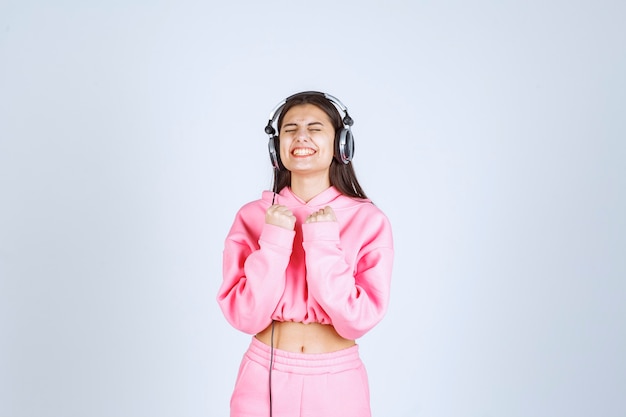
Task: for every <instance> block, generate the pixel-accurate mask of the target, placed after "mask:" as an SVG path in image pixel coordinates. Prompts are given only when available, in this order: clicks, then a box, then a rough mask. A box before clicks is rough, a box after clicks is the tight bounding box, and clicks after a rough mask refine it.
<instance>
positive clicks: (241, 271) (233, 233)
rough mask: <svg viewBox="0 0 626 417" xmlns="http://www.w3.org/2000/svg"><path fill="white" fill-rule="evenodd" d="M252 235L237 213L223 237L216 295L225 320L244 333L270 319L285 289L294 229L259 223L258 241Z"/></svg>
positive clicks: (267, 322)
mask: <svg viewBox="0 0 626 417" xmlns="http://www.w3.org/2000/svg"><path fill="white" fill-rule="evenodd" d="M257 233H258V232H257ZM254 235H255V234H254V233H253V232H252V231H251V230H250V228H249V227H246V225H245V223H244V222H243V220H242V216H241V215H238V216H237V218H236V219H235V223H234V224H233V226H232V228H231V230H230V232H229V234H228V236H227V238H226V242H225V246H224V253H223V282H222V285H221V287H220V289H219V291H218V295H217V301H218V304H219V306H220V308H221V309H222V312H223V313H224V316H225V317H226V320H227V321H228V322H229V323H230V324H231V325H232V326H233V327H235V328H236V329H238V330H240V331H242V332H245V333H248V334H255V333H258V332H260V331H262V330H263V329H265V328H266V327H267V326H268V325H269V324H270V323H271V321H272V319H271V316H272V313H273V312H274V310H275V309H276V305H277V304H278V301H279V299H280V297H281V296H282V294H283V291H284V289H285V270H286V269H287V265H288V264H289V257H290V255H291V252H292V248H293V239H294V236H295V232H294V231H292V230H287V229H283V228H281V227H278V226H273V225H269V224H266V223H263V226H262V229H261V232H260V237H259V238H258V241H255V238H254ZM257 236H258V234H257Z"/></svg>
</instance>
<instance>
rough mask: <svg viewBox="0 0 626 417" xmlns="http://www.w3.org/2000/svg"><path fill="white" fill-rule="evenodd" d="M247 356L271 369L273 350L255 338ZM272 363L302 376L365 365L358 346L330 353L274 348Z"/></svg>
mask: <svg viewBox="0 0 626 417" xmlns="http://www.w3.org/2000/svg"><path fill="white" fill-rule="evenodd" d="M245 356H246V357H247V358H248V359H250V360H251V361H254V362H257V363H259V364H260V365H263V366H264V367H266V368H267V369H269V365H270V360H272V357H271V356H272V349H271V347H270V346H268V345H266V344H265V343H263V342H261V341H260V340H258V339H257V338H256V337H254V336H253V337H252V341H251V342H250V346H249V347H248V351H247V352H246V354H245ZM272 363H273V368H272V369H274V370H278V371H284V372H291V373H302V374H322V373H334V372H342V371H346V370H349V369H356V368H359V367H360V366H362V365H363V363H362V362H361V358H360V356H359V346H358V345H354V346H351V347H349V348H346V349H342V350H338V351H336V352H329V353H300V352H288V351H286V350H280V349H276V348H274V357H273V360H272Z"/></svg>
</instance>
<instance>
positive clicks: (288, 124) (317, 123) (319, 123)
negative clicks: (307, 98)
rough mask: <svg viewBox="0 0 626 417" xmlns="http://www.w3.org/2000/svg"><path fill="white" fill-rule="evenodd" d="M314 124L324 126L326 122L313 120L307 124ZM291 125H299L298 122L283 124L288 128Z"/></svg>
mask: <svg viewBox="0 0 626 417" xmlns="http://www.w3.org/2000/svg"><path fill="white" fill-rule="evenodd" d="M313 125H320V126H324V123H322V122H311V123H309V124H307V126H313ZM289 126H298V124H297V123H285V124H284V125H283V129H284V128H286V127H289Z"/></svg>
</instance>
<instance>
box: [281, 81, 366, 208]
mask: <svg viewBox="0 0 626 417" xmlns="http://www.w3.org/2000/svg"><path fill="white" fill-rule="evenodd" d="M302 104H312V105H314V106H316V107H318V108H320V109H321V110H322V111H324V113H326V114H327V115H328V117H329V118H330V120H331V121H332V124H333V127H334V128H335V157H334V158H333V160H332V162H331V163H330V185H332V186H334V187H335V188H337V189H338V190H339V192H341V193H342V194H344V195H347V196H349V197H355V198H367V196H366V195H365V192H364V191H363V188H361V185H360V184H359V181H358V180H357V178H356V173H355V172H354V167H353V166H352V161H350V162H348V163H347V164H344V163H343V162H342V161H341V158H340V156H339V140H338V139H339V138H338V137H339V133H340V131H341V129H343V127H344V125H343V120H342V117H341V115H340V114H339V111H338V110H337V108H336V107H335V106H334V105H333V103H332V102H331V101H330V100H328V99H327V98H326V97H325V96H324V95H323V94H321V93H315V92H305V93H301V94H295V95H293V96H291V97H290V98H289V100H287V102H286V103H285V105H284V106H283V108H282V110H281V112H280V115H279V116H278V121H277V127H278V135H280V128H281V126H282V123H283V118H284V116H285V114H287V112H288V111H289V109H291V108H292V107H294V106H299V105H302ZM287 186H291V172H290V171H289V170H287V169H285V168H284V167H281V169H280V170H278V169H275V170H274V187H273V188H274V190H276V191H280V190H282V189H283V188H284V187H287Z"/></svg>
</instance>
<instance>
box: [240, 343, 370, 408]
mask: <svg viewBox="0 0 626 417" xmlns="http://www.w3.org/2000/svg"><path fill="white" fill-rule="evenodd" d="M358 349H359V348H358V345H355V346H353V347H350V348H347V349H343V350H340V351H338V352H332V353H320V354H307V353H293V352H287V351H284V350H278V349H274V362H273V363H274V366H273V368H272V410H273V417H370V416H371V412H370V398H369V385H368V381H367V372H366V370H365V367H364V365H363V362H361V359H360V357H359V350H358ZM269 365H270V347H269V346H267V345H265V344H264V343H262V342H260V341H259V340H258V339H256V338H255V337H253V338H252V342H251V343H250V347H249V348H248V351H247V352H246V353H245V355H244V357H243V360H242V361H241V366H240V368H239V374H238V376H237V381H236V383H235V389H234V392H233V395H232V398H231V402H230V415H231V417H269V415H270V411H269V409H270V400H269V398H270V392H269Z"/></svg>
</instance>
